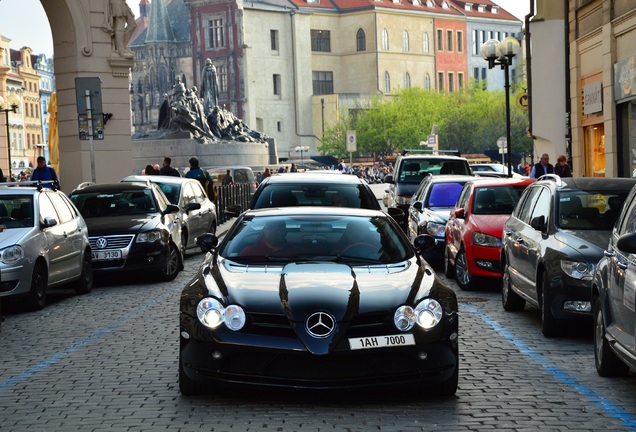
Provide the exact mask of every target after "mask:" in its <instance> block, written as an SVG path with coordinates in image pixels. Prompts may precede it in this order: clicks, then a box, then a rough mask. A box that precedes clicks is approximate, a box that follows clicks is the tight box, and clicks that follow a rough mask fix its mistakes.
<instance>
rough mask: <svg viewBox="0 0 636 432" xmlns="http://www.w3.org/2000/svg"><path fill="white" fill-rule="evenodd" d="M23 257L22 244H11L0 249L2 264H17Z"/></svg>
mask: <svg viewBox="0 0 636 432" xmlns="http://www.w3.org/2000/svg"><path fill="white" fill-rule="evenodd" d="M22 259H24V249H22V246H19V245H13V246H9V247H8V248H5V249H2V251H0V260H1V261H2V262H3V263H4V264H17V263H19V262H20V261H22Z"/></svg>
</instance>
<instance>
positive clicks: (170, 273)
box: [160, 242, 181, 282]
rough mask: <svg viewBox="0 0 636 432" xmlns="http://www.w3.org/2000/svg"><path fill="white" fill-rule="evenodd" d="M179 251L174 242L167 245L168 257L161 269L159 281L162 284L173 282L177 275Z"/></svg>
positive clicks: (179, 264) (179, 261) (179, 260)
mask: <svg viewBox="0 0 636 432" xmlns="http://www.w3.org/2000/svg"><path fill="white" fill-rule="evenodd" d="M180 255H181V251H180V250H179V248H178V247H177V245H175V244H174V242H170V243H168V257H167V258H166V263H165V264H164V266H163V268H162V269H161V272H160V274H161V276H160V279H161V280H162V281H164V282H168V281H171V280H174V279H175V278H176V277H177V274H179V269H181V256H180Z"/></svg>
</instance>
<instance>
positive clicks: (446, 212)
mask: <svg viewBox="0 0 636 432" xmlns="http://www.w3.org/2000/svg"><path fill="white" fill-rule="evenodd" d="M451 210H452V207H429V208H427V209H426V211H427V212H428V213H429V215H430V217H429V219H430V220H431V221H432V222H438V223H442V224H445V223H446V222H448V218H449V217H450V211H451Z"/></svg>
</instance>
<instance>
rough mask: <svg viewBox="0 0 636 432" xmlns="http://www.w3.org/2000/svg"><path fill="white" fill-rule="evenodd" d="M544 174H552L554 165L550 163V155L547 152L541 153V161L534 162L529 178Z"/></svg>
mask: <svg viewBox="0 0 636 432" xmlns="http://www.w3.org/2000/svg"><path fill="white" fill-rule="evenodd" d="M545 174H554V167H553V166H552V164H551V163H550V156H548V154H547V153H543V154H542V155H541V161H540V162H539V163H537V164H534V166H533V167H532V171H530V178H539V177H541V176H542V175H545Z"/></svg>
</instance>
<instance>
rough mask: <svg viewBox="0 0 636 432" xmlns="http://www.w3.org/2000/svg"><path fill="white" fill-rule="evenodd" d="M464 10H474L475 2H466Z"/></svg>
mask: <svg viewBox="0 0 636 432" xmlns="http://www.w3.org/2000/svg"><path fill="white" fill-rule="evenodd" d="M464 10H467V11H468V12H471V11H472V10H473V4H472V3H466V4H465V5H464Z"/></svg>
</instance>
